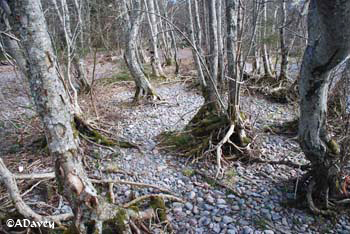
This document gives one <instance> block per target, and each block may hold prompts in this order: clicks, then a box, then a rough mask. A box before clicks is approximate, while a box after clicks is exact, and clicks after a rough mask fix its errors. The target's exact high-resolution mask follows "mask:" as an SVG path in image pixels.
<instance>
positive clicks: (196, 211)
mask: <svg viewBox="0 0 350 234" xmlns="http://www.w3.org/2000/svg"><path fill="white" fill-rule="evenodd" d="M192 212H193V213H194V214H199V209H198V206H194V207H193V211H192Z"/></svg>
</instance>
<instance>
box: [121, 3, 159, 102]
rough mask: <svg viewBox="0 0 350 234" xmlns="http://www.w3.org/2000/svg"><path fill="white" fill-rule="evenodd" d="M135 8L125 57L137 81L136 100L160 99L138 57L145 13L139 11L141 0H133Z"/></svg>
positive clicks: (132, 13)
mask: <svg viewBox="0 0 350 234" xmlns="http://www.w3.org/2000/svg"><path fill="white" fill-rule="evenodd" d="M133 9H134V11H131V15H130V22H131V23H130V29H129V33H128V37H127V44H126V52H125V58H126V63H127V66H128V68H129V70H130V73H131V75H132V76H133V77H134V79H135V83H136V92H135V97H134V101H139V100H140V99H142V98H152V99H159V97H158V96H157V94H156V92H155V91H154V89H153V87H152V85H151V84H150V82H149V81H148V79H147V78H146V76H145V74H144V72H143V70H142V67H141V64H140V63H139V61H138V59H137V38H138V34H139V29H140V24H141V22H142V16H143V13H141V12H140V11H138V10H140V9H141V4H140V0H135V1H133Z"/></svg>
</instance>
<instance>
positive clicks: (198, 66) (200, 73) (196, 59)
mask: <svg viewBox="0 0 350 234" xmlns="http://www.w3.org/2000/svg"><path fill="white" fill-rule="evenodd" d="M194 1H196V0H194ZM187 7H188V15H189V19H190V22H189V25H190V39H191V42H192V44H193V48H192V55H193V59H194V63H195V66H196V70H197V76H198V80H199V83H200V85H201V88H202V91H203V96H204V93H205V90H206V88H207V84H206V81H205V78H204V73H203V69H202V64H201V61H200V58H199V56H201V55H200V54H199V52H198V51H199V50H198V47H199V45H198V42H197V41H196V39H195V34H194V31H195V29H194V26H193V19H192V18H193V15H192V3H191V0H187Z"/></svg>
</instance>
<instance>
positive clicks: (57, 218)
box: [0, 158, 73, 226]
mask: <svg viewBox="0 0 350 234" xmlns="http://www.w3.org/2000/svg"><path fill="white" fill-rule="evenodd" d="M0 181H1V182H3V183H4V184H5V187H6V189H7V192H8V193H9V195H10V198H11V200H12V202H13V204H14V206H15V207H16V209H17V211H18V212H19V213H20V214H21V215H23V216H24V217H26V218H28V219H31V220H34V221H37V222H43V221H52V222H55V223H56V224H58V225H59V226H62V224H61V221H65V220H69V219H71V218H73V214H72V213H66V214H60V215H52V216H42V215H39V214H38V213H36V212H35V211H33V210H32V209H31V208H30V207H29V206H28V205H27V204H26V203H25V202H24V201H23V199H22V197H21V194H20V192H19V189H18V186H17V183H16V179H15V177H14V176H13V174H12V173H11V172H10V171H9V170H8V169H7V167H6V165H5V163H4V162H3V160H2V159H1V158H0Z"/></svg>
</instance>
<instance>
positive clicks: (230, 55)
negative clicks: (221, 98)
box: [226, 0, 240, 120]
mask: <svg viewBox="0 0 350 234" xmlns="http://www.w3.org/2000/svg"><path fill="white" fill-rule="evenodd" d="M226 27H227V41H226V47H227V70H228V74H229V76H230V78H231V79H229V81H228V86H229V95H228V96H229V106H228V113H229V115H230V119H231V120H234V119H236V110H237V106H239V99H238V95H239V85H238V84H239V82H240V80H239V79H240V76H239V75H238V74H237V61H236V42H237V0H226Z"/></svg>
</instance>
